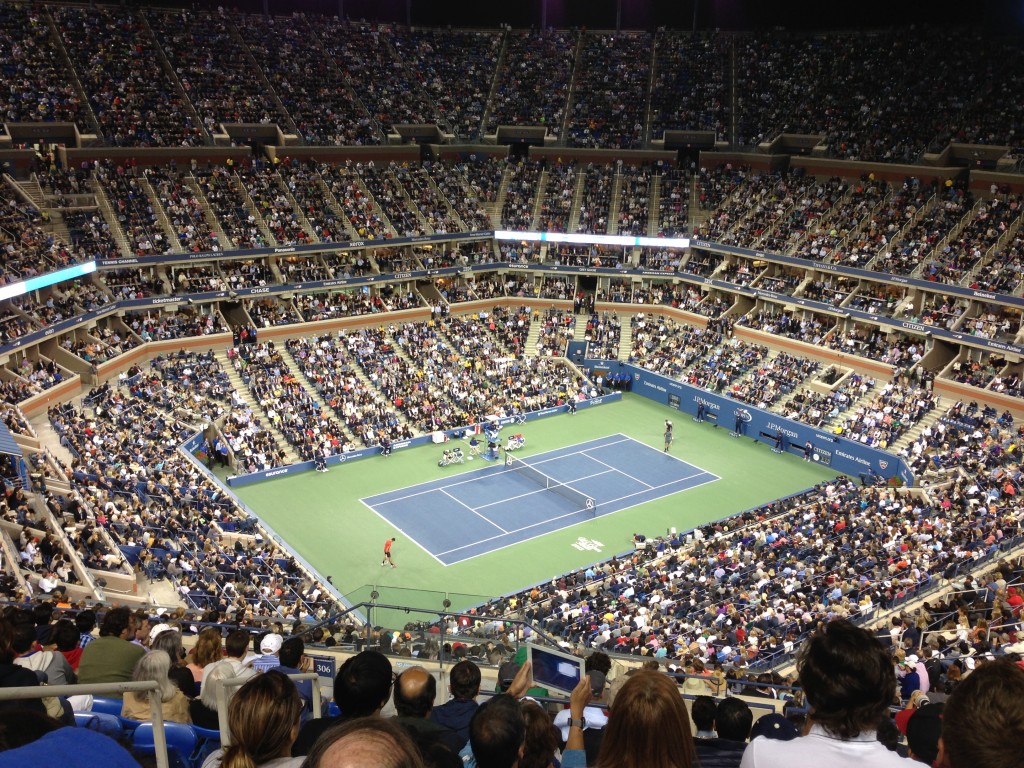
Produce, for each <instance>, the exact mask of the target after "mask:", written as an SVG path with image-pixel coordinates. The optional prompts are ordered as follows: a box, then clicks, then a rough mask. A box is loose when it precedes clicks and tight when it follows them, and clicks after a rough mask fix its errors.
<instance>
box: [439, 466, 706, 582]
mask: <svg viewBox="0 0 1024 768" xmlns="http://www.w3.org/2000/svg"><path fill="white" fill-rule="evenodd" d="M704 474H708V475H710V474H711V473H710V472H706V473H704ZM715 478H716V480H721V479H722V478H720V477H717V476H715ZM713 482H715V480H708V481H707V483H713ZM707 483H700V484H699V485H695V486H693V487H694V488H700V486H701V485H707ZM686 490H689V488H687V489H686ZM685 492H686V491H678V493H685ZM669 495H673V494H669ZM661 498H665V497H664V496H662V497H661ZM652 501H658V499H652ZM650 503H651V502H650V501H638V502H637V503H636V504H630V505H629V506H626V507H623V508H622V509H617V510H615V512H613V513H612V514H615V515H617V514H619V513H620V512H625V511H626V510H629V509H635V508H636V507H639V506H642V505H644V504H650ZM562 517H568V515H562ZM598 517H603V515H598ZM553 519H555V520H559V519H561V518H553ZM593 520H594V518H592V517H587V518H584V519H583V520H580V521H579V522H576V523H571V524H570V525H567V526H565V527H563V528H556V529H555V530H553V531H544V532H541V533H537V534H534V535H533V536H527V537H526V538H525V539H516V540H515V541H511V542H509V543H508V544H502V545H501V546H500V547H495V548H494V549H489V550H487V551H486V552H481V553H480V554H479V555H470V556H469V557H463V558H461V559H460V560H455V561H453V562H451V563H442V565H444V567H445V568H447V567H449V566H451V565H458V564H459V563H464V562H466V561H467V560H473V559H474V558H477V557H483V556H484V555H492V554H494V553H495V552H500V551H501V550H503V549H508V548H509V547H514V546H516V545H518V544H525V543H526V542H528V541H533V540H534V539H539V538H542V537H544V536H550V535H551V534H552V533H561V532H562V531H567V530H569V529H570V528H575V527H576V526H577V525H585V524H586V523H589V522H592V521H593ZM531 527H532V526H531ZM467 546H472V545H467ZM459 549H465V547H459ZM451 551H452V552H457V551H458V550H455V549H453V550H451ZM441 554H442V555H444V554H447V553H446V552H442V553H441ZM434 559H435V560H437V559H438V558H436V557H435V558H434ZM439 562H440V561H439Z"/></svg>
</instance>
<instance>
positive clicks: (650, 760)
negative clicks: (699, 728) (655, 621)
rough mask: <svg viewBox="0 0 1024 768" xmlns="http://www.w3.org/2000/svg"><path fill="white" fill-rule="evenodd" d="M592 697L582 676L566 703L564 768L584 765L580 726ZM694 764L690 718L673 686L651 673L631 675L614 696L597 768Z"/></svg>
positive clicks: (687, 766) (689, 766)
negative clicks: (568, 718)
mask: <svg viewBox="0 0 1024 768" xmlns="http://www.w3.org/2000/svg"><path fill="white" fill-rule="evenodd" d="M591 695H592V694H591V691H590V679H589V678H588V677H587V676H586V675H584V676H583V678H582V680H581V681H580V683H579V685H577V686H576V688H575V689H574V690H573V692H572V696H571V698H570V700H569V711H570V713H571V719H570V720H569V726H570V727H569V738H568V740H567V742H566V751H565V753H564V754H563V755H562V766H563V768H582V766H584V765H586V759H587V758H586V752H585V751H584V748H583V727H582V725H581V724H580V723H579V722H578V721H580V720H582V717H583V710H584V708H585V707H586V705H587V702H588V701H590V697H591ZM696 764H697V757H696V750H695V749H694V746H693V735H692V733H691V731H690V716H689V714H688V713H687V712H686V705H685V704H684V703H683V697H682V696H681V695H680V694H679V689H678V688H677V687H676V684H675V682H673V681H672V680H671V679H669V678H668V677H666V676H665V675H663V674H662V673H661V672H655V671H653V670H649V669H640V670H637V671H636V672H634V673H633V674H631V675H630V676H629V679H628V680H626V682H625V684H624V685H623V686H622V688H620V689H619V692H618V693H617V694H616V695H615V701H614V703H613V704H612V708H611V713H610V714H609V716H608V724H607V725H606V726H605V727H604V738H603V739H602V740H601V752H600V754H599V755H598V758H597V768H692V766H695V765H696Z"/></svg>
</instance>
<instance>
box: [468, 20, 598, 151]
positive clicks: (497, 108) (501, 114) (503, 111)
mask: <svg viewBox="0 0 1024 768" xmlns="http://www.w3.org/2000/svg"><path fill="white" fill-rule="evenodd" d="M578 39H579V36H578V34H577V33H573V32H563V31H558V30H554V29H545V30H540V31H529V32H526V31H519V30H509V31H508V32H507V33H506V35H505V53H504V57H503V62H504V63H503V64H502V66H500V67H498V70H497V72H496V73H495V75H494V78H495V84H494V86H493V97H492V100H491V103H490V105H489V107H488V112H487V117H486V130H485V133H488V134H491V133H495V132H497V130H498V127H499V126H502V125H540V126H544V128H545V131H546V133H547V135H549V136H554V137H556V138H557V137H559V136H560V135H561V133H562V122H563V121H564V119H565V109H566V105H565V102H566V100H567V98H568V95H569V87H570V85H571V82H572V72H573V61H574V59H575V54H576V46H577V42H578Z"/></svg>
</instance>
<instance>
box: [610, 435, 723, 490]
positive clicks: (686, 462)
mask: <svg viewBox="0 0 1024 768" xmlns="http://www.w3.org/2000/svg"><path fill="white" fill-rule="evenodd" d="M626 439H627V440H629V441H631V442H634V443H637V444H638V445H642V446H643V447H644V448H647V449H648V450H651V451H657V450H658V449H657V448H654V447H653V446H650V445H648V444H647V443H642V442H640V441H639V440H637V439H636V438H635V437H629V436H628V435H627V436H626ZM658 452H659V453H662V455H664V456H668V457H669V458H670V459H675V460H676V461H679V462H682V463H683V464H685V465H686V466H688V467H693V468H694V469H699V470H700V471H701V472H705V473H707V474H709V475H711V476H713V477H714V478H715V480H721V479H722V478H721V477H719V476H718V475H716V474H715V473H714V472H708V471H707V470H706V469H703V468H701V467H698V466H697V465H696V464H692V463H691V462H689V461H687V460H686V459H681V458H679V457H678V456H673V455H672V454H671V453H667V452H662V451H658ZM698 474H700V473H698Z"/></svg>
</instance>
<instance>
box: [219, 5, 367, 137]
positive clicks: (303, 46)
mask: <svg viewBox="0 0 1024 768" xmlns="http://www.w3.org/2000/svg"><path fill="white" fill-rule="evenodd" d="M235 21H237V22H238V23H237V24H236V26H235V28H236V29H237V30H238V32H239V34H240V35H241V37H242V39H243V40H244V41H245V43H246V45H247V46H248V47H249V49H250V50H251V51H254V52H256V53H258V55H259V66H260V67H261V68H262V69H263V71H264V73H265V74H266V76H267V80H268V81H269V83H270V85H271V87H272V88H273V92H274V93H275V94H276V95H277V97H278V98H279V99H280V100H281V104H282V105H283V107H284V109H285V111H286V112H287V113H288V116H289V117H290V118H291V120H292V121H293V122H294V124H295V127H296V129H297V131H298V133H299V135H300V136H302V138H303V139H305V140H306V142H307V143H308V144H313V145H334V144H348V145H357V146H359V145H367V144H380V143H381V133H380V128H379V126H378V125H377V123H376V122H375V121H374V120H372V119H371V118H370V115H369V113H368V112H367V110H366V107H365V106H364V105H363V103H362V102H361V101H360V100H359V99H358V98H357V97H356V96H355V94H354V93H353V92H352V89H351V88H349V87H348V85H347V79H346V75H345V72H344V71H343V69H342V68H341V66H342V65H340V64H339V63H338V62H336V61H335V60H334V59H333V58H332V57H331V56H330V55H328V53H327V52H326V51H325V50H324V48H323V47H322V46H321V45H320V44H319V39H318V36H317V31H316V28H317V27H318V26H319V25H318V24H317V23H316V22H314V21H313V20H311V19H307V18H305V17H303V16H302V15H301V14H296V15H293V16H291V17H289V18H287V19H278V18H275V17H272V16H271V17H267V16H262V15H259V14H247V15H245V16H242V17H240V18H238V19H236V20H235Z"/></svg>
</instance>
